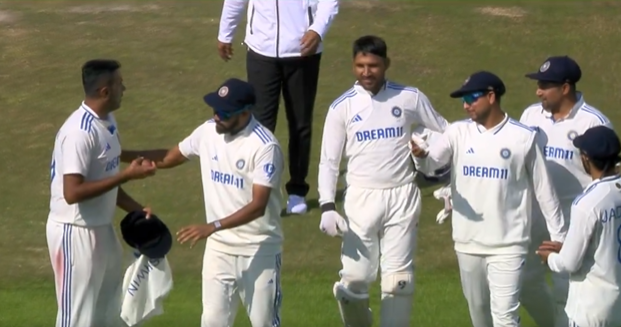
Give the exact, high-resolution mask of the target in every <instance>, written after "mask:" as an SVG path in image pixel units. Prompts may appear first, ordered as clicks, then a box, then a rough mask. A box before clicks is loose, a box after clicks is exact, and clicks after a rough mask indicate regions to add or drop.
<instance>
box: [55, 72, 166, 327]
mask: <svg viewBox="0 0 621 327" xmlns="http://www.w3.org/2000/svg"><path fill="white" fill-rule="evenodd" d="M82 83H83V87H84V92H85V99H84V101H83V102H82V105H81V106H80V107H79V108H78V109H77V110H75V111H74V112H73V113H72V114H71V115H70V116H69V117H68V118H67V119H66V120H65V122H64V123H63V125H62V127H61V128H60V130H59V131H58V133H57V134H56V139H55V141H54V152H53V154H52V161H51V166H50V173H51V186H50V193H51V197H50V212H49V215H48V220H47V227H46V237H47V244H48V249H49V253H50V259H51V263H52V268H53V270H54V279H55V284H56V300H57V303H58V313H57V316H56V327H93V326H96V327H99V326H101V327H115V326H120V325H119V324H120V323H121V322H122V321H121V319H120V312H121V303H120V299H121V293H120V287H121V286H122V285H121V282H122V278H123V267H122V259H123V258H122V247H121V243H120V242H119V240H118V238H117V235H116V234H115V231H114V226H113V225H112V223H113V219H114V210H115V208H116V207H117V206H118V207H120V208H121V209H123V210H125V211H127V212H130V211H134V210H143V209H144V210H145V211H147V213H148V214H149V213H150V209H149V208H144V207H143V206H141V205H140V204H138V203H137V202H136V201H135V200H133V199H132V198H131V197H130V196H129V195H128V194H127V193H125V192H124V191H123V189H122V188H121V184H123V183H126V182H128V181H129V180H132V179H139V178H145V177H147V176H150V175H152V174H154V173H155V169H156V168H155V166H153V165H149V164H148V163H146V162H144V163H143V161H142V159H135V160H133V161H132V162H131V165H130V166H129V167H128V168H127V169H125V170H123V171H120V168H119V167H120V162H121V145H120V142H119V134H118V129H117V124H116V121H115V119H114V115H113V114H112V112H113V111H115V110H117V109H119V108H120V106H121V98H122V97H123V91H124V90H125V86H124V85H123V78H122V76H121V72H120V64H119V63H118V62H117V61H114V60H92V61H88V62H87V63H85V64H84V66H83V67H82Z"/></svg>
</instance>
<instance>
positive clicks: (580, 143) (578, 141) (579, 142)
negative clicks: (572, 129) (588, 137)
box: [571, 135, 584, 150]
mask: <svg viewBox="0 0 621 327" xmlns="http://www.w3.org/2000/svg"><path fill="white" fill-rule="evenodd" d="M571 143H572V144H573V145H574V147H576V149H578V150H582V147H583V146H584V137H583V136H582V135H578V136H576V137H575V138H574V140H573V141H572V142H571Z"/></svg>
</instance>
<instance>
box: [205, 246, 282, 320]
mask: <svg viewBox="0 0 621 327" xmlns="http://www.w3.org/2000/svg"><path fill="white" fill-rule="evenodd" d="M213 244H214V242H212V240H211V239H208V240H207V245H206V248H205V256H204V258H203V308H209V309H208V310H203V314H202V317H201V327H232V326H233V323H234V321H235V316H236V315H237V310H238V306H239V302H240V299H241V303H242V305H243V306H244V307H245V309H246V312H247V314H248V317H249V318H250V324H251V326H252V327H280V324H281V318H280V307H281V303H282V289H281V286H280V269H281V266H282V256H281V254H280V253H277V254H275V255H254V256H240V255H232V254H227V253H223V252H220V251H218V250H216V249H214V248H213V247H212V245H213Z"/></svg>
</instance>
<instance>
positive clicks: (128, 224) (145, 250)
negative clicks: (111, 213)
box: [121, 210, 172, 259]
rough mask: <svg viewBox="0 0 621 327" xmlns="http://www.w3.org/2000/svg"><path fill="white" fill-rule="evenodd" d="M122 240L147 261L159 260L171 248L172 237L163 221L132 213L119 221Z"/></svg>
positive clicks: (154, 216) (135, 212) (138, 212)
mask: <svg viewBox="0 0 621 327" xmlns="http://www.w3.org/2000/svg"><path fill="white" fill-rule="evenodd" d="M121 234H122V235H123V240H124V241H125V243H127V244H128V245H129V246H131V247H132V248H134V249H136V250H138V252H140V254H142V255H144V256H146V257H148V258H149V259H160V258H163V257H165V256H166V254H168V252H169V251H170V249H171V248H172V235H171V234H170V230H168V227H167V226H166V224H164V222H163V221H161V220H160V219H159V218H158V217H157V216H156V215H154V214H151V217H149V219H147V213H146V212H144V211H142V210H140V211H132V212H129V213H127V215H125V217H124V218H123V220H121Z"/></svg>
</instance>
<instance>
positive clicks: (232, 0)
mask: <svg viewBox="0 0 621 327" xmlns="http://www.w3.org/2000/svg"><path fill="white" fill-rule="evenodd" d="M246 2H247V0H224V4H223V5H222V14H221V15H220V29H219V30H218V41H220V42H222V43H231V42H233V37H234V36H235V30H237V26H239V22H240V21H241V19H242V14H243V12H244V8H246Z"/></svg>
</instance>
